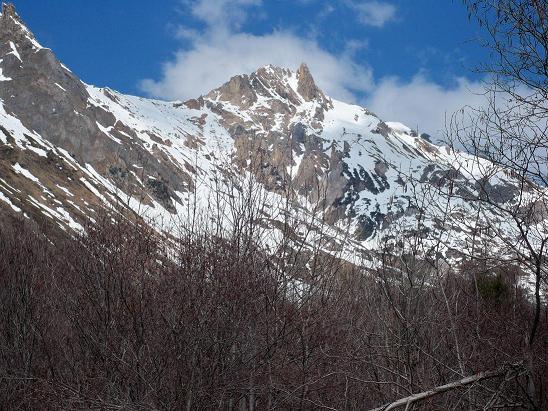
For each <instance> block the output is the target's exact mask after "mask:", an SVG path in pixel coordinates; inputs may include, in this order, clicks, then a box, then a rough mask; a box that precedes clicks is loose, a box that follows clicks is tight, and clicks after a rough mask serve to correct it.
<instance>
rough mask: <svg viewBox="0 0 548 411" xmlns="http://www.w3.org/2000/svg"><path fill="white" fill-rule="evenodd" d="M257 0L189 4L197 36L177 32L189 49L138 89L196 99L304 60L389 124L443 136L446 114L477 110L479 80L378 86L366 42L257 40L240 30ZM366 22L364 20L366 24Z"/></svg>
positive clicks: (369, 12) (286, 35) (283, 36)
mask: <svg viewBox="0 0 548 411" xmlns="http://www.w3.org/2000/svg"><path fill="white" fill-rule="evenodd" d="M260 4H261V0H198V1H194V2H191V3H189V5H190V10H191V12H192V13H193V15H194V16H195V17H197V18H198V19H200V20H201V21H202V22H203V23H204V24H205V29H204V30H202V31H196V30H190V29H188V28H181V30H180V32H179V36H180V37H181V39H184V40H185V41H186V42H187V44H188V47H187V48H184V49H181V50H179V51H178V52H177V53H176V54H175V57H174V59H173V60H172V61H169V62H166V63H165V64H164V66H163V70H162V76H161V78H160V79H159V80H151V79H147V80H143V81H142V82H141V88H142V90H144V91H145V92H146V93H148V94H149V95H151V96H154V97H159V98H163V99H169V100H179V99H180V100H185V99H187V98H193V97H198V96H199V95H202V94H205V93H207V92H209V91H210V90H212V89H214V88H216V87H218V86H220V85H221V84H223V83H225V82H226V81H228V79H229V78H230V77H232V76H234V75H237V74H243V73H251V72H253V71H255V70H256V69H257V68H259V67H261V66H263V65H266V64H274V65H277V66H281V67H287V68H292V69H296V68H297V67H298V66H299V64H300V63H302V62H306V63H307V64H308V66H309V67H310V70H311V72H312V75H313V76H314V78H315V80H316V82H317V84H318V86H319V87H320V88H321V89H322V90H324V91H325V92H326V93H327V94H328V95H330V96H331V97H334V98H336V99H340V100H343V101H347V102H356V101H357V100H358V99H359V98H358V96H364V95H365V96H367V97H366V98H363V99H362V101H361V103H362V104H363V105H364V106H365V107H367V108H369V109H370V110H372V111H373V112H375V113H376V114H378V115H379V117H380V118H382V119H384V120H387V121H400V122H403V123H405V124H407V125H408V126H409V127H412V128H416V127H417V126H418V128H419V131H420V132H426V133H428V134H431V135H433V136H434V137H441V136H442V133H441V131H442V130H444V128H445V119H446V116H450V115H451V114H452V113H453V112H455V111H457V110H458V109H460V108H462V107H463V106H465V105H472V106H479V105H481V104H483V103H484V102H485V100H484V97H483V96H480V95H477V94H474V93H479V92H480V91H481V90H482V88H481V84H480V83H479V82H471V81H469V80H466V79H464V78H459V79H456V81H455V86H454V87H452V88H444V87H442V86H440V85H438V84H436V83H434V82H432V81H429V80H428V79H427V78H426V77H425V76H424V75H421V74H418V75H416V76H415V77H414V78H412V79H411V80H410V81H408V82H403V81H401V80H400V79H398V78H396V77H388V78H383V79H380V80H379V81H375V80H374V78H373V75H372V70H371V69H370V68H369V67H368V66H366V65H365V64H363V63H358V61H357V60H356V59H355V58H354V57H355V56H354V53H355V52H356V50H358V49H360V47H364V44H357V43H355V42H352V41H349V42H348V44H347V49H346V50H345V51H342V52H341V53H339V54H333V53H330V52H328V51H326V50H325V49H323V48H322V47H321V46H320V44H318V42H317V41H316V40H314V39H309V38H302V37H299V36H298V35H296V34H295V33H293V32H291V31H288V30H277V31H272V32H270V33H266V34H263V35H254V34H250V33H245V32H242V31H241V30H240V27H241V26H240V25H241V24H242V23H243V22H244V21H245V18H246V16H247V14H248V12H249V11H250V8H252V7H255V6H259V5H260ZM352 5H354V6H355V7H359V10H361V11H362V12H363V13H362V17H361V18H362V19H366V20H367V21H368V23H367V24H371V25H375V26H381V25H382V24H384V23H386V22H387V21H388V20H390V19H392V18H393V17H394V13H395V8H394V7H393V6H390V5H389V4H386V3H381V2H377V1H367V2H362V3H355V2H354V3H352ZM364 22H365V20H364Z"/></svg>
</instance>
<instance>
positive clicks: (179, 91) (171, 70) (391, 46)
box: [14, 0, 487, 134]
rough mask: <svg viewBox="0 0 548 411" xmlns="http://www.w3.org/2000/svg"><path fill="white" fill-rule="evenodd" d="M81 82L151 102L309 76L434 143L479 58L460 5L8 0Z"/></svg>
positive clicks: (464, 95) (469, 99) (468, 98)
mask: <svg viewBox="0 0 548 411" xmlns="http://www.w3.org/2000/svg"><path fill="white" fill-rule="evenodd" d="M14 3H15V6H16V8H17V10H18V12H19V14H20V15H21V17H22V18H23V20H24V21H25V22H26V23H27V24H28V26H29V27H30V29H31V30H32V31H33V32H34V33H35V35H36V37H37V38H38V40H39V41H40V42H41V43H42V44H43V45H44V46H46V47H50V48H52V49H53V50H54V51H55V53H56V54H57V56H58V58H59V59H60V60H61V61H63V63H65V64H66V65H67V66H69V67H70V68H71V69H72V70H73V71H74V72H75V73H77V74H78V75H79V76H80V77H81V78H82V79H83V80H84V81H86V82H88V83H91V84H95V85H99V86H109V87H111V88H114V89H116V90H119V91H122V92H125V93H130V94H137V95H144V96H150V97H157V98H162V99H170V100H174V99H186V98H189V97H196V96H198V95H200V94H201V93H205V92H207V91H208V90H210V89H211V88H213V87H216V86H218V85H220V84H221V83H223V82H224V81H226V80H228V78H229V77H230V76H232V75H234V74H238V73H248V72H251V71H253V70H254V69H256V68H257V67H259V66H261V65H264V64H268V63H272V64H275V65H282V66H288V67H289V68H296V67H297V65H298V64H299V63H300V62H301V61H305V62H307V63H308V65H309V66H310V69H311V71H312V74H313V75H314V77H315V78H316V80H317V82H318V84H319V85H320V86H321V87H322V88H323V89H324V90H325V91H326V92H327V93H328V94H330V95H331V96H333V97H335V98H339V99H342V100H347V101H351V102H356V103H359V104H362V105H365V106H367V107H368V108H370V109H371V110H373V111H375V112H376V113H377V114H379V115H380V116H381V118H384V119H386V120H400V121H403V122H405V123H407V124H408V125H409V126H411V127H417V126H418V127H419V129H422V130H424V131H427V132H430V133H431V134H436V131H437V130H440V129H441V128H442V127H443V120H444V117H445V115H446V114H448V113H451V112H452V111H454V110H456V109H458V108H460V107H461V106H463V105H465V104H474V103H476V102H477V101H478V96H476V95H474V92H475V91H477V90H479V89H480V87H481V84H480V80H481V78H479V77H478V75H477V74H474V73H473V71H472V70H471V69H473V68H474V66H475V65H477V64H478V63H479V62H480V61H481V60H483V59H485V58H487V56H486V55H485V52H484V51H483V50H482V49H481V48H480V47H479V46H478V45H477V42H475V41H474V39H476V38H477V37H478V35H479V33H480V32H479V28H478V26H477V25H476V24H475V23H474V22H470V21H469V20H468V17H467V12H466V9H465V7H464V6H463V4H462V2H461V1H460V0H454V1H452V0H412V1H411V0H339V1H325V0H292V1H290V0H154V1H140V0H116V1H109V0H95V1H74V0H51V1H47V2H46V1H41V0H14Z"/></svg>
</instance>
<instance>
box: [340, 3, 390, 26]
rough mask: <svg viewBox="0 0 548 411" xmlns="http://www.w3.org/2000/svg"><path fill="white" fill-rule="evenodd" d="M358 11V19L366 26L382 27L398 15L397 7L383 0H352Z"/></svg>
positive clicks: (351, 4)
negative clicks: (358, 0)
mask: <svg viewBox="0 0 548 411" xmlns="http://www.w3.org/2000/svg"><path fill="white" fill-rule="evenodd" d="M349 4H350V7H351V8H352V9H354V10H355V11H356V12H357V13H358V20H359V21H360V22H361V23H362V24H365V25H366V26H373V27H382V26H384V25H385V24H386V23H388V22H389V21H392V20H394V19H395V17H396V7H395V6H394V5H393V4H390V3H386V2H383V1H376V0H373V1H363V2H355V1H353V2H350V3H349Z"/></svg>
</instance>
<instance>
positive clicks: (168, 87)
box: [140, 0, 373, 101]
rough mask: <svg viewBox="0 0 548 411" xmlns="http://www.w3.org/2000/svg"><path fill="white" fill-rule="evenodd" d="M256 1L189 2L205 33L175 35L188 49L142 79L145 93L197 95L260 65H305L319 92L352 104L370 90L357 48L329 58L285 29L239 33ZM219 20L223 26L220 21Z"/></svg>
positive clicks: (179, 96)
mask: <svg viewBox="0 0 548 411" xmlns="http://www.w3.org/2000/svg"><path fill="white" fill-rule="evenodd" d="M259 4H260V2H259V0H199V1H197V2H193V3H191V11H192V13H193V14H194V15H195V16H196V17H197V18H199V19H200V20H201V21H203V22H204V23H205V25H206V29H205V30H203V31H201V32H198V31H195V30H189V29H187V28H182V29H181V30H180V31H179V36H180V37H181V38H183V39H185V40H186V41H187V42H188V43H189V44H190V46H189V47H188V48H185V49H181V50H179V51H178V52H177V53H176V54H175V58H174V60H173V61H170V62H167V63H165V64H164V66H163V69H162V77H161V79H160V80H158V81H156V80H151V79H146V80H143V81H142V82H141V84H140V87H141V89H142V90H143V91H145V92H146V93H147V94H149V95H151V96H154V97H159V98H164V99H169V100H176V99H182V100H184V99H187V98H192V97H198V96H199V95H201V94H205V93H207V92H208V91H210V90H212V89H214V88H216V87H218V86H220V85H221V84H223V83H225V82H226V81H228V79H229V78H230V77H232V76H234V75H237V74H244V73H251V72H253V71H255V70H256V69H258V68H259V67H261V66H264V65H266V64H273V65H276V66H281V67H287V68H292V69H296V68H297V67H298V66H299V65H300V64H301V63H303V62H305V63H307V64H308V66H309V67H310V70H311V71H312V74H313V76H314V78H315V80H316V82H317V84H318V86H319V87H320V88H322V89H323V90H324V91H325V92H326V93H327V94H329V95H331V96H332V97H334V98H339V99H342V100H346V101H355V100H356V98H355V95H356V94H357V93H364V92H366V91H369V90H371V87H372V85H373V81H372V74H371V70H370V68H369V67H367V66H365V65H364V64H358V63H357V62H355V61H354V59H353V58H352V57H353V53H354V52H355V51H356V50H357V49H358V48H359V47H357V45H356V43H355V42H349V43H348V44H349V46H348V48H347V49H346V50H343V51H342V52H341V53H339V54H332V53H329V52H327V51H326V50H324V49H323V48H322V47H321V46H320V45H319V44H318V43H317V41H316V40H313V39H307V38H302V37H299V36H297V35H296V34H295V33H293V32H291V31H288V30H278V31H273V32H270V33H267V34H264V35H254V34H249V33H244V32H241V31H239V30H237V27H238V25H239V24H241V23H242V21H243V20H242V19H245V16H246V14H247V11H248V8H249V7H250V6H256V5H259ZM221 21H223V23H221Z"/></svg>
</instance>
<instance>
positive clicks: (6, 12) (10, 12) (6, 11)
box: [2, 3, 17, 20]
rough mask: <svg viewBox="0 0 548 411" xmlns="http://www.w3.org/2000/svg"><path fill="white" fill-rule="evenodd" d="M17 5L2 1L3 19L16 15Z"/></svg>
mask: <svg viewBox="0 0 548 411" xmlns="http://www.w3.org/2000/svg"><path fill="white" fill-rule="evenodd" d="M16 16H17V13H16V12H15V6H14V5H13V3H2V19H3V20H6V19H7V18H8V17H16Z"/></svg>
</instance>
